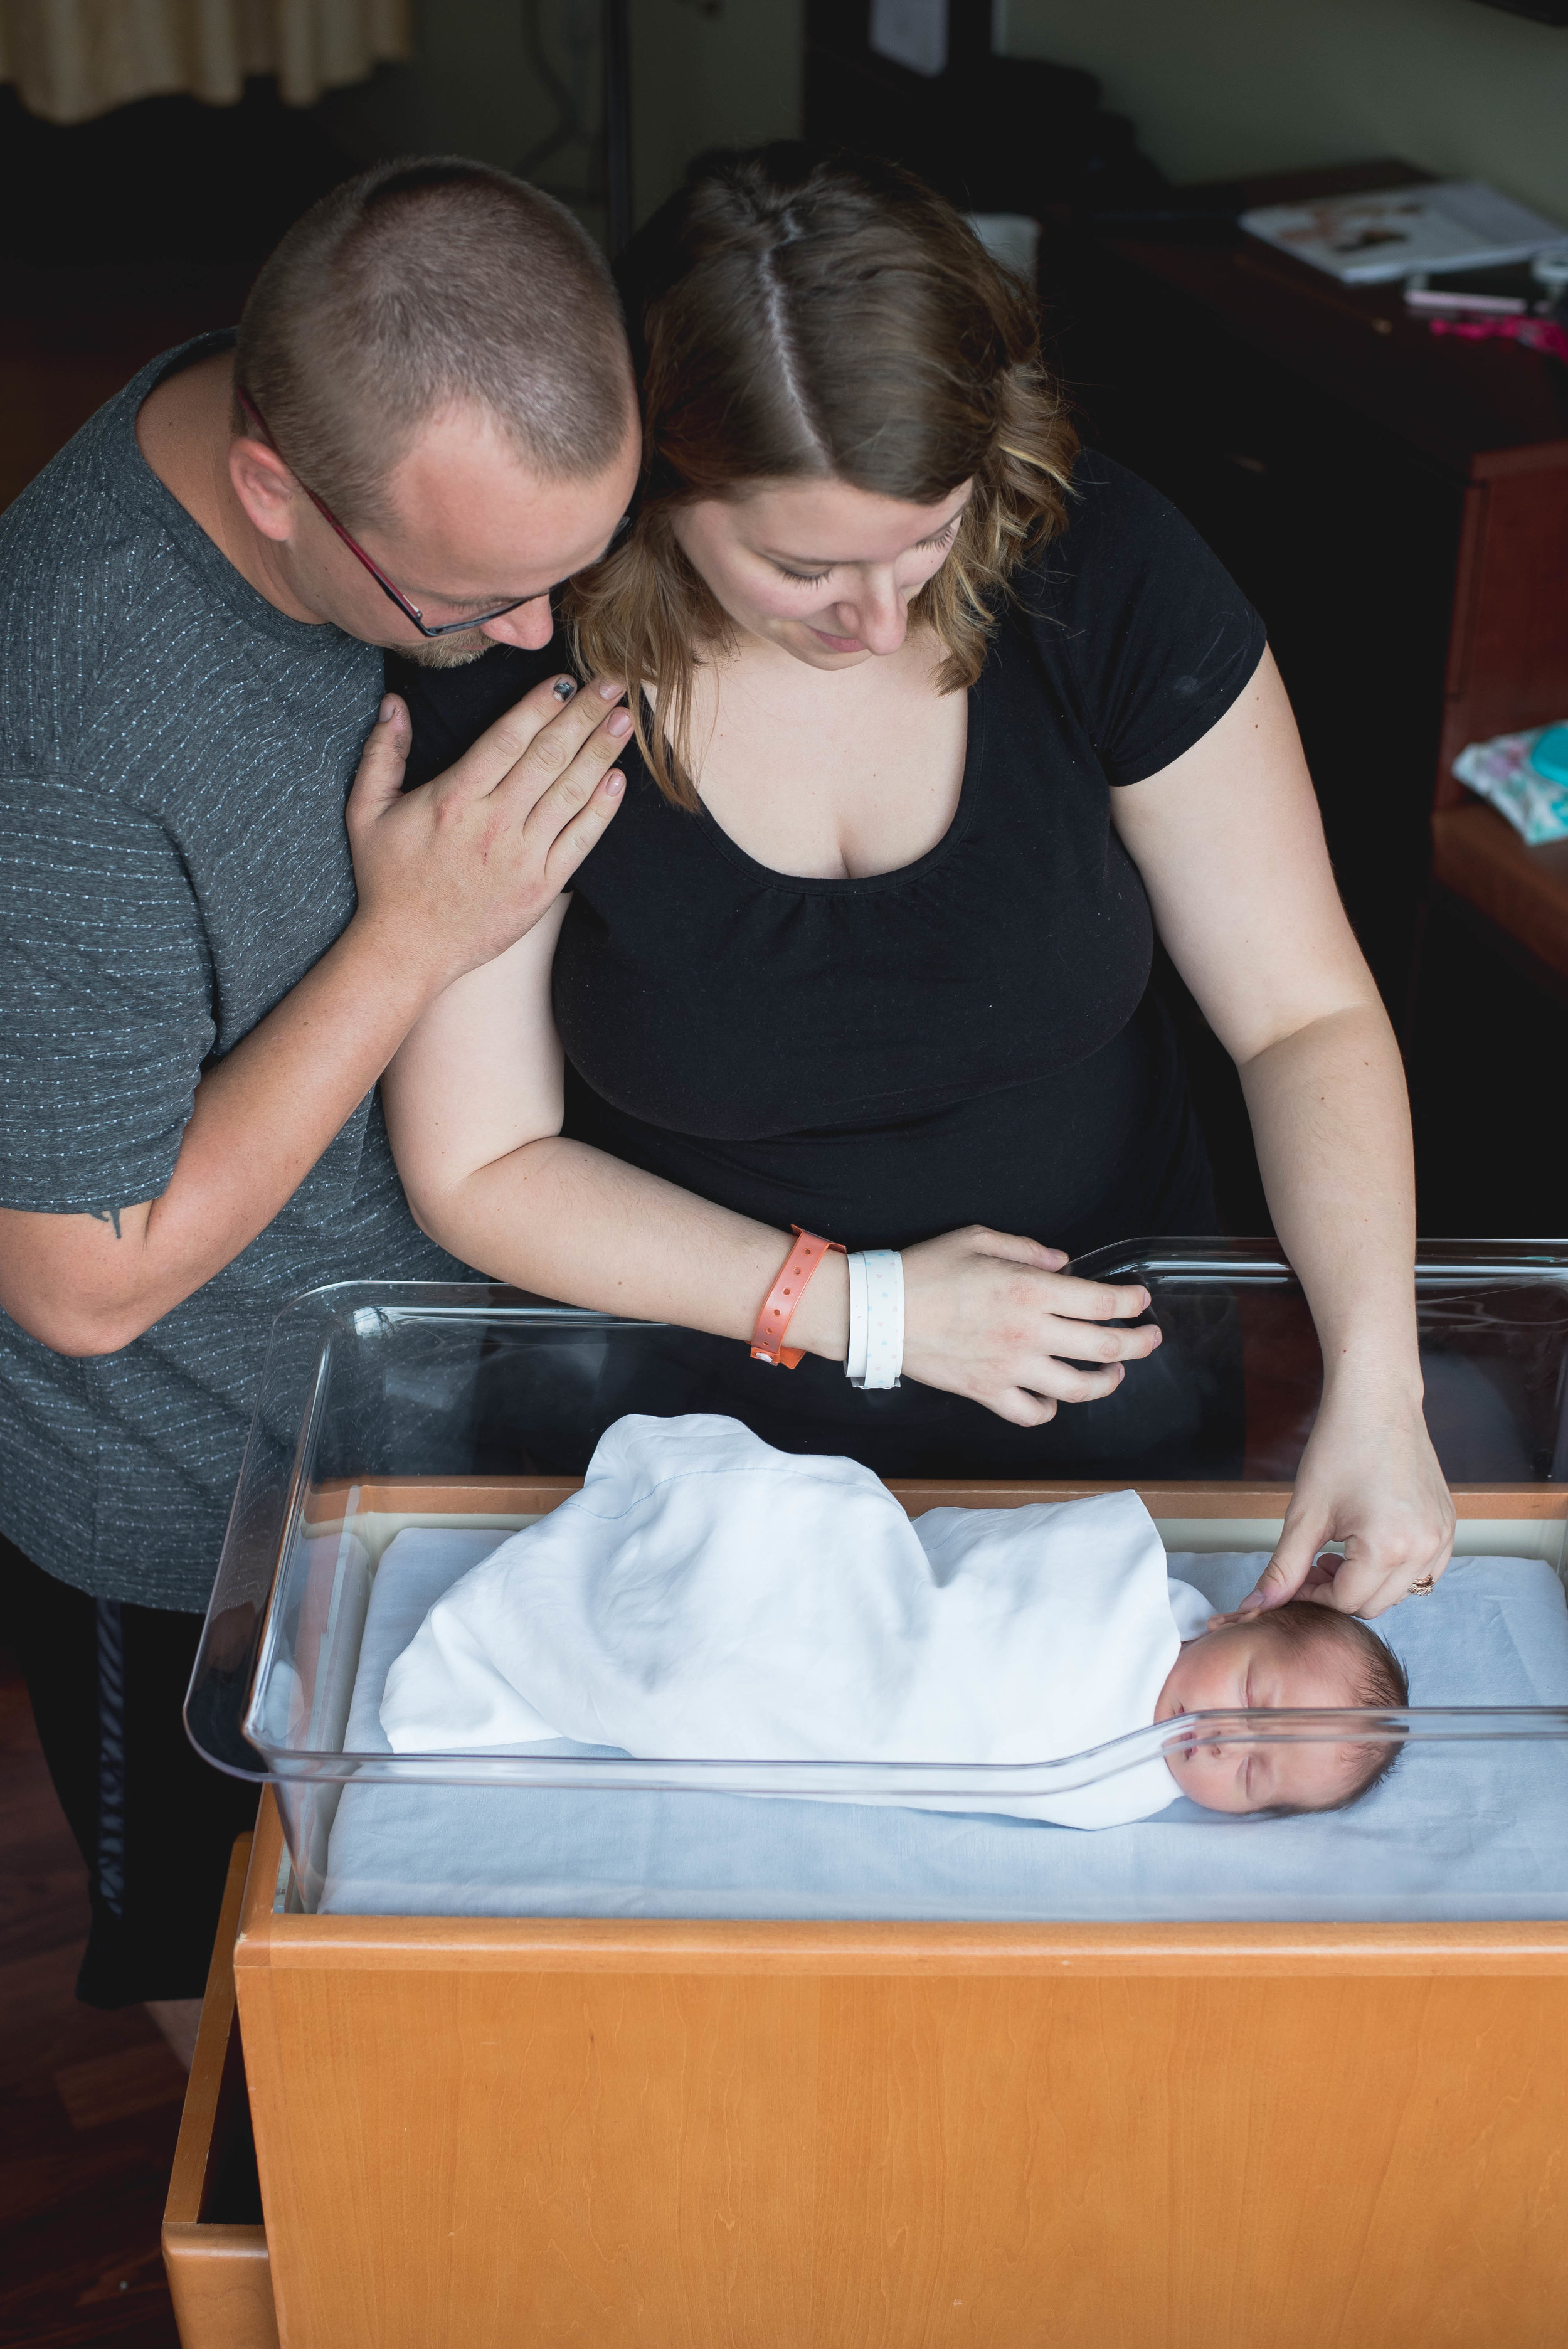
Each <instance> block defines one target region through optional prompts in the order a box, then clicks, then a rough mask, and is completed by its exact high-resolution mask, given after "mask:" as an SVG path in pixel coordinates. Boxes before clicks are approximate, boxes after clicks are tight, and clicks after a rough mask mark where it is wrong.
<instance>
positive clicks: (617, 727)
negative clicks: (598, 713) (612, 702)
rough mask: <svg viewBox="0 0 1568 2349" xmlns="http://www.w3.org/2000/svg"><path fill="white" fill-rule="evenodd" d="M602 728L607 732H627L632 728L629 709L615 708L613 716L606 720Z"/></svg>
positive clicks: (618, 733) (617, 733)
mask: <svg viewBox="0 0 1568 2349" xmlns="http://www.w3.org/2000/svg"><path fill="white" fill-rule="evenodd" d="M604 730H605V732H606V733H607V734H616V735H620V734H629V733H630V732H631V730H632V713H631V711H630V710H629V709H617V710H616V712H615V714H614V717H613V718H611V719H608V720H607V721H606V723H605V728H604Z"/></svg>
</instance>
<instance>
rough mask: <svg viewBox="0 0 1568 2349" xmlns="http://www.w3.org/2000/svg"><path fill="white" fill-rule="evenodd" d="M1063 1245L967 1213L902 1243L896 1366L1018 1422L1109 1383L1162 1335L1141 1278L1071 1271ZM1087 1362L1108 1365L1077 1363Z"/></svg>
mask: <svg viewBox="0 0 1568 2349" xmlns="http://www.w3.org/2000/svg"><path fill="white" fill-rule="evenodd" d="M1067 1261H1068V1259H1067V1257H1065V1256H1064V1255H1063V1253H1062V1251H1061V1249H1060V1248H1049V1247H1041V1246H1040V1244H1039V1242H1038V1241H1037V1240H1026V1239H1020V1238H1018V1237H1016V1235H1015V1234H1013V1233H1010V1232H992V1231H987V1230H986V1229H985V1226H984V1225H982V1224H971V1225H969V1226H967V1227H966V1228H965V1230H963V1231H961V1232H944V1234H943V1236H942V1237H941V1238H940V1239H934V1240H923V1241H922V1242H921V1243H920V1245H919V1247H909V1248H905V1249H904V1251H903V1367H904V1369H905V1370H906V1371H908V1372H909V1375H910V1377H911V1378H912V1379H919V1380H920V1381H921V1382H922V1384H923V1385H925V1386H928V1387H941V1388H943V1389H944V1391H945V1392H947V1393H948V1394H961V1395H968V1396H970V1397H971V1398H972V1399H973V1400H974V1401H975V1402H983V1403H984V1404H985V1407H986V1409H987V1410H988V1411H994V1412H995V1413H996V1415H997V1417H998V1418H999V1419H1007V1420H1011V1421H1012V1423H1013V1424H1014V1426H1015V1427H1042V1426H1044V1424H1045V1423H1046V1421H1047V1420H1048V1419H1054V1418H1055V1417H1056V1411H1057V1403H1058V1402H1093V1401H1094V1400H1095V1398H1096V1397H1097V1396H1099V1395H1108V1394H1110V1393H1112V1392H1114V1391H1115V1389H1116V1388H1117V1387H1119V1385H1120V1384H1121V1381H1122V1380H1123V1378H1124V1377H1125V1376H1126V1371H1125V1367H1124V1366H1125V1365H1126V1364H1127V1363H1128V1362H1130V1361H1138V1360H1140V1358H1141V1357H1142V1356H1143V1355H1145V1354H1151V1353H1152V1352H1153V1351H1154V1349H1155V1347H1156V1346H1158V1344H1159V1343H1160V1332H1159V1330H1157V1329H1155V1328H1153V1327H1152V1326H1148V1327H1145V1328H1143V1329H1140V1330H1118V1329H1114V1328H1108V1327H1107V1326H1106V1325H1107V1324H1108V1323H1113V1322H1117V1321H1126V1320H1129V1319H1131V1317H1132V1316H1133V1315H1134V1314H1137V1313H1141V1312H1142V1311H1143V1310H1144V1309H1145V1308H1146V1307H1147V1305H1148V1303H1149V1291H1148V1290H1147V1289H1146V1288H1110V1287H1109V1286H1108V1285H1107V1284H1106V1283H1105V1282H1103V1281H1098V1280H1074V1279H1069V1278H1067V1277H1066V1276H1065V1275H1064V1274H1063V1272H1062V1267H1063V1265H1065V1264H1066V1263H1067ZM1085 1362H1091V1363H1093V1362H1099V1363H1104V1364H1105V1365H1107V1367H1106V1368H1104V1369H1102V1370H1084V1369H1081V1368H1080V1367H1079V1365H1080V1364H1082V1363H1085Z"/></svg>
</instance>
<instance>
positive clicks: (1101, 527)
mask: <svg viewBox="0 0 1568 2349" xmlns="http://www.w3.org/2000/svg"><path fill="white" fill-rule="evenodd" d="M1194 566H1197V567H1200V568H1206V569H1210V570H1215V571H1217V570H1219V569H1220V568H1221V566H1220V564H1219V562H1218V559H1217V558H1216V556H1215V555H1214V554H1212V552H1211V550H1210V549H1209V547H1208V546H1207V545H1206V544H1205V543H1204V542H1203V540H1202V538H1201V537H1200V536H1199V534H1198V533H1197V532H1196V531H1195V530H1194V529H1193V527H1192V525H1191V523H1190V522H1189V521H1188V520H1187V518H1186V516H1185V515H1184V514H1182V513H1181V512H1180V511H1179V509H1178V508H1177V507H1175V506H1173V505H1172V504H1171V501H1170V499H1169V498H1167V497H1165V496H1163V495H1162V494H1161V492H1160V491H1159V490H1157V489H1154V488H1152V487H1151V486H1150V483H1149V482H1148V481H1144V480H1143V479H1142V477H1141V475H1140V474H1138V473H1134V472H1130V471H1129V470H1128V468H1127V467H1126V466H1125V465H1119V464H1118V463H1117V461H1116V460H1115V458H1114V457H1107V456H1106V455H1104V454H1103V453H1102V451H1101V450H1098V449H1083V450H1079V452H1078V458H1077V460H1076V461H1075V463H1074V466H1073V471H1072V477H1071V480H1070V481H1069V482H1068V494H1067V520H1066V522H1065V523H1064V525H1063V527H1062V528H1061V529H1060V530H1058V531H1057V532H1056V533H1054V534H1053V535H1052V536H1051V537H1050V538H1049V539H1047V541H1046V543H1044V545H1043V546H1040V547H1037V549H1036V550H1035V551H1034V553H1033V554H1031V555H1030V556H1029V557H1028V558H1027V560H1026V563H1025V564H1023V565H1022V566H1021V568H1020V571H1019V574H1018V579H1019V584H1020V585H1021V584H1022V582H1023V581H1024V580H1025V579H1027V580H1028V581H1029V582H1030V584H1031V585H1034V586H1037V587H1038V588H1039V589H1042V590H1044V591H1045V593H1046V594H1047V595H1049V596H1050V597H1052V599H1053V600H1055V601H1057V602H1058V603H1060V602H1064V601H1068V602H1070V601H1071V600H1072V598H1073V597H1074V596H1075V595H1082V594H1083V593H1084V592H1085V591H1086V590H1088V592H1091V593H1100V592H1103V590H1104V589H1105V587H1106V586H1107V585H1109V584H1110V583H1112V582H1114V581H1115V580H1116V579H1119V578H1131V577H1134V576H1136V577H1139V578H1140V579H1142V580H1144V581H1146V582H1147V581H1148V579H1149V578H1150V574H1166V575H1169V576H1171V577H1172V578H1175V577H1178V576H1180V575H1181V574H1182V573H1183V572H1185V571H1187V570H1189V569H1191V568H1192V567H1194ZM1227 575H1228V574H1227ZM1235 592H1236V593H1238V594H1239V592H1240V591H1239V590H1236V591H1235Z"/></svg>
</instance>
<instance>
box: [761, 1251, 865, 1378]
mask: <svg viewBox="0 0 1568 2349" xmlns="http://www.w3.org/2000/svg"><path fill="white" fill-rule="evenodd" d="M789 1228H790V1230H791V1231H792V1232H799V1239H798V1240H797V1241H796V1244H795V1246H794V1247H792V1248H791V1249H790V1251H789V1255H788V1256H787V1257H785V1259H784V1267H783V1270H782V1271H781V1272H780V1273H779V1278H778V1279H777V1280H776V1281H775V1282H774V1284H773V1286H772V1288H770V1289H769V1292H768V1299H767V1302H766V1304H765V1305H764V1306H763V1308H762V1310H761V1312H760V1313H759V1314H758V1317H757V1327H756V1329H755V1330H753V1331H752V1333H751V1359H752V1361H754V1362H771V1363H772V1365H773V1368H774V1369H775V1370H778V1369H779V1365H780V1364H782V1365H783V1367H784V1369H785V1370H787V1371H792V1370H793V1369H794V1368H795V1365H796V1363H797V1362H799V1361H800V1360H801V1359H802V1356H801V1350H800V1348H799V1346H787V1345H786V1344H785V1343H784V1332H785V1331H786V1330H788V1328H789V1316H790V1315H791V1314H792V1313H793V1312H794V1310H795V1308H796V1307H797V1305H799V1302H800V1299H801V1298H802V1297H804V1295H805V1294H806V1284H807V1282H808V1281H809V1280H810V1278H811V1275H812V1274H813V1273H814V1272H815V1271H816V1269H817V1267H818V1266H819V1265H820V1263H821V1261H822V1258H823V1257H825V1256H832V1255H835V1254H836V1255H838V1256H842V1255H843V1253H844V1250H843V1248H842V1247H841V1245H840V1243H839V1242H838V1241H837V1240H825V1239H822V1238H821V1237H820V1236H819V1235H818V1234H817V1233H816V1232H802V1231H800V1226H799V1224H791V1225H790V1226H789Z"/></svg>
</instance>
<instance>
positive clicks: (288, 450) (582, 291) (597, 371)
mask: <svg viewBox="0 0 1568 2349" xmlns="http://www.w3.org/2000/svg"><path fill="white" fill-rule="evenodd" d="M234 380H235V383H236V385H237V386H239V387H240V388H242V389H243V390H244V391H245V392H247V393H248V394H249V396H250V398H252V399H253V401H254V402H255V404H256V406H257V408H258V409H260V410H261V412H262V414H263V416H264V417H265V419H266V421H267V425H268V428H269V429H270V430H271V432H272V434H273V438H274V440H275V441H276V444H277V448H278V451H279V454H280V455H281V456H282V457H283V458H284V461H285V462H286V463H287V465H288V466H289V468H290V470H291V471H293V472H294V474H295V476H296V477H297V479H298V480H299V481H301V482H303V483H304V486H305V487H306V488H308V489H311V490H314V491H315V493H316V495H317V496H318V497H320V498H324V499H325V501H326V502H327V504H328V505H330V506H331V507H333V508H334V510H335V512H337V513H338V514H339V515H340V516H341V517H342V519H343V520H344V521H345V522H346V523H355V522H357V523H376V522H378V521H384V520H385V519H386V518H387V512H388V507H387V481H388V479H389V477H390V475H391V473H392V471H393V469H394V468H395V466H396V465H397V462H398V460H400V459H401V458H402V457H403V456H404V454H405V453H406V452H407V448H408V446H409V444H410V442H411V441H412V440H413V438H414V436H415V434H416V433H417V432H418V429H419V428H420V427H421V426H422V425H423V424H425V423H427V422H428V420H429V419H431V418H432V417H434V416H437V415H439V414H440V413H442V412H443V411H444V410H446V409H451V408H454V407H473V408H478V409H483V410H485V411H488V413H489V414H490V416H492V417H493V418H494V419H495V420H496V421H497V422H498V423H499V424H500V427H501V428H502V429H503V430H504V432H505V433H506V435H507V436H508V438H509V439H510V440H511V442H512V444H513V446H514V447H515V448H516V450H517V451H518V454H519V456H520V457H521V458H522V459H523V460H524V461H525V462H526V463H527V464H529V465H530V466H531V467H532V468H533V469H534V470H535V471H538V472H540V473H542V474H543V475H544V476H546V478H548V479H550V480H553V481H561V480H568V481H573V480H574V481H581V480H584V479H588V478H591V477H592V476H593V474H595V473H598V472H602V471H603V469H604V467H605V466H606V465H607V464H608V463H609V462H610V461H611V460H612V459H613V458H614V455H615V452H616V450H618V449H619V448H620V447H621V445H622V443H623V441H624V439H625V436H626V429H627V425H628V422H629V419H630V418H631V416H632V414H633V412H634V410H633V397H634V395H633V388H632V378H631V366H630V360H629V357H628V354H627V349H626V339H625V333H624V328H623V326H622V323H621V310H620V304H619V301H618V299H617V297H616V294H615V290H614V284H613V282H612V280H611V277H610V273H609V270H608V268H607V267H606V265H605V264H604V261H603V257H602V256H601V254H599V252H598V250H597V248H596V247H595V246H594V245H593V243H592V242H591V240H590V239H589V237H588V236H587V234H586V233H584V231H583V229H582V228H581V227H580V226H579V225H578V223H577V222H576V221H575V220H573V217H572V214H571V213H570V212H567V210H566V209H565V207H564V206H563V205H562V204H558V203H557V202H555V201H554V200H553V198H552V197H550V196H547V195H545V194H543V193H542V191H540V190H539V189H538V188H533V187H530V186H529V185H528V183H527V182H526V181H522V180H515V179H513V178H512V177H511V175H510V173H508V172H505V171H493V170H491V169H490V166H489V165H488V164H484V163H471V162H467V161H465V160H463V159H462V158H461V157H459V156H438V157H434V158H430V159H425V160H412V161H410V160H403V161H399V162H392V163H382V164H378V165H377V167H376V169H375V170H374V171H364V172H362V173H361V174H360V176H359V177H358V178H357V179H356V180H348V181H345V183H344V185H343V186H342V187H340V188H335V189H334V190H333V191H332V192H331V194H330V195H326V196H324V197H323V198H322V199H321V201H320V202H319V203H317V204H314V205H313V206H312V207H311V209H310V211H309V212H306V213H305V214H304V218H303V219H302V220H298V221H296V222H294V226H293V228H291V229H290V231H289V233H288V234H287V235H286V236H285V237H284V240H283V242H282V243H281V244H280V245H279V246H278V247H277V249H276V251H275V252H274V253H273V254H272V255H271V256H270V257H269V259H268V260H267V262H266V263H265V264H264V266H263V270H262V273H261V275H260V276H259V277H258V278H257V280H256V282H255V285H254V286H253V288H252V291H251V296H250V299H249V301H248V302H247V303H246V305H245V310H244V316H242V319H241V321H240V335H239V345H238V348H237V350H236V352H235V363H234ZM234 429H235V430H236V431H237V432H240V433H245V432H254V430H255V428H254V426H253V425H252V424H251V423H250V422H249V421H248V419H246V418H245V417H244V415H243V413H242V411H240V410H238V409H236V414H235V422H234Z"/></svg>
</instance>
